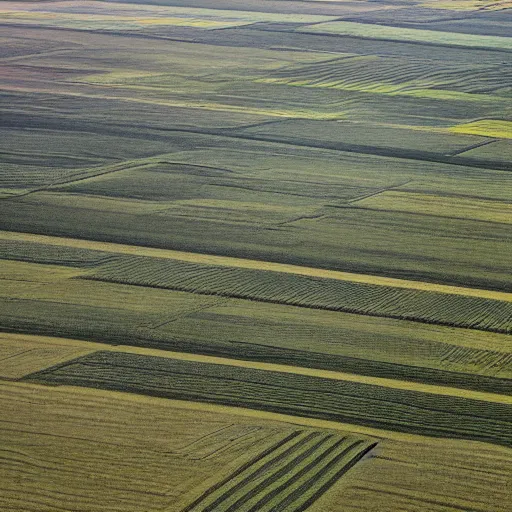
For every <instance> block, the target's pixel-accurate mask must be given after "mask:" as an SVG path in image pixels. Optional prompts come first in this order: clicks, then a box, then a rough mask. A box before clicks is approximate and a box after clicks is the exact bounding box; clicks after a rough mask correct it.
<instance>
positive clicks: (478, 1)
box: [420, 0, 512, 11]
mask: <svg viewBox="0 0 512 512" xmlns="http://www.w3.org/2000/svg"><path fill="white" fill-rule="evenodd" d="M420 5H422V6H424V7H430V8H434V9H449V10H455V11H476V10H483V11H501V10H503V9H510V8H512V1H511V0H495V1H492V0H491V1H489V0H427V1H425V2H423V3H422V4H420Z"/></svg>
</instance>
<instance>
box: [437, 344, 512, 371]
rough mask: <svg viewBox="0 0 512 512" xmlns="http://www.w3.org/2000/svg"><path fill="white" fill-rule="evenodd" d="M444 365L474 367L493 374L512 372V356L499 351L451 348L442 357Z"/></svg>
mask: <svg viewBox="0 0 512 512" xmlns="http://www.w3.org/2000/svg"><path fill="white" fill-rule="evenodd" d="M441 361H442V362H443V363H455V364H460V365H464V366H474V367H476V368H478V369H479V370H480V371H483V370H485V371H488V372H493V373H494V374H496V373H499V372H500V371H511V370H512V354H510V353H507V352H499V351H497V350H479V349H475V348H469V347H457V346H453V347H450V349H449V350H447V351H446V353H445V354H444V355H443V356H442V358H441Z"/></svg>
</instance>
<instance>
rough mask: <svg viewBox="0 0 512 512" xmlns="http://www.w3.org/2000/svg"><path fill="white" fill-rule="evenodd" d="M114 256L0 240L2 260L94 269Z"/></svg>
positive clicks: (85, 250)
mask: <svg viewBox="0 0 512 512" xmlns="http://www.w3.org/2000/svg"><path fill="white" fill-rule="evenodd" d="M112 258H113V256H112V255H111V254H109V253H105V252H101V251H95V250H90V249H75V248H74V247H66V246H63V245H49V244H39V243H32V242H20V241H17V240H0V259H2V260H15V261H26V262H30V263H44V264H48V265H64V266H67V267H79V268H82V267H86V268H87V267H94V266H96V265H99V264H100V263H105V262H107V261H108V260H109V259H112Z"/></svg>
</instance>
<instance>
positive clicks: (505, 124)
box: [450, 119, 512, 139]
mask: <svg viewBox="0 0 512 512" xmlns="http://www.w3.org/2000/svg"><path fill="white" fill-rule="evenodd" d="M450 131H451V132H453V133H465V134H469V135H482V136H484V137H493V138H498V139H512V121H497V120H493V119H488V120H482V121H475V122H473V123H466V124H459V125H457V126H454V127H453V128H450Z"/></svg>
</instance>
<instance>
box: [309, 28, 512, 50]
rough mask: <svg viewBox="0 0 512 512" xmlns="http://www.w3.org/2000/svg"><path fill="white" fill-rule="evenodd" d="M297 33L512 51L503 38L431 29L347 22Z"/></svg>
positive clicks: (509, 44) (506, 40)
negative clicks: (305, 32)
mask: <svg viewBox="0 0 512 512" xmlns="http://www.w3.org/2000/svg"><path fill="white" fill-rule="evenodd" d="M299 30H304V31H307V32H312V33H315V32H317V33H327V34H339V35H346V36H356V37H365V38H369V39H373V38H374V39H388V40H394V41H413V42H417V43H427V44H438V45H451V46H467V47H477V48H497V49H500V50H503V51H510V50H512V41H510V40H509V38H507V37H497V36H480V35H478V36H475V35H472V34H451V33H447V32H438V31H435V30H418V29H406V28H395V27H386V26H383V25H365V24H362V23H352V22H347V21H332V22H327V23H318V24H316V25H310V26H307V27H305V28H301V29H299Z"/></svg>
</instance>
